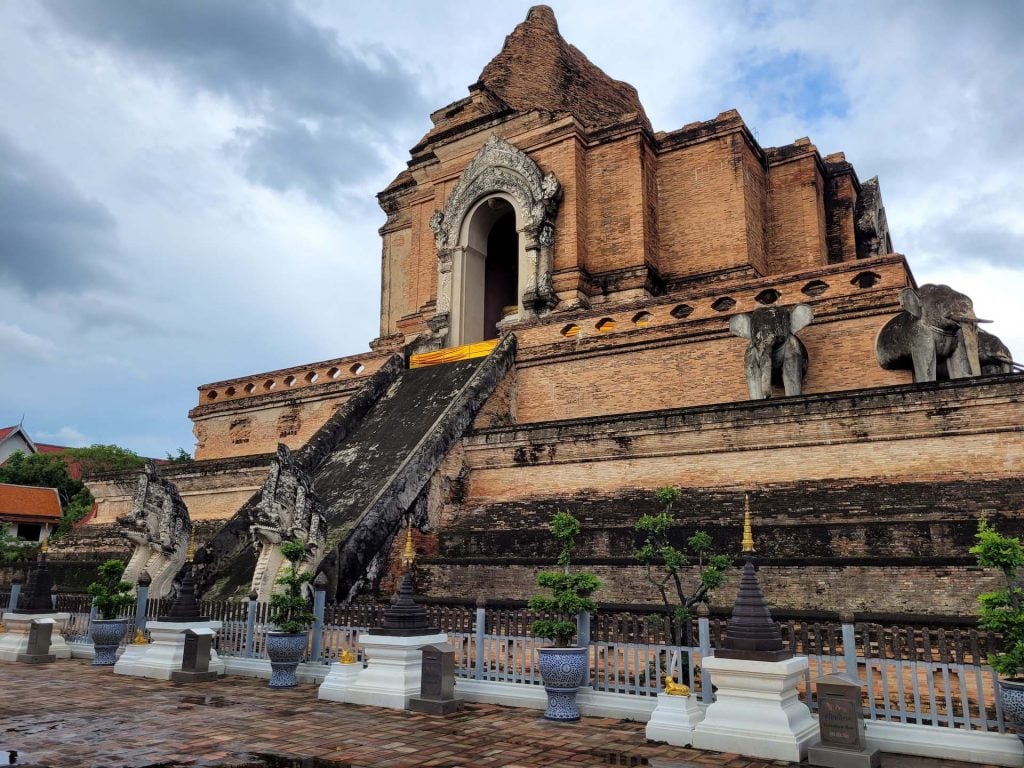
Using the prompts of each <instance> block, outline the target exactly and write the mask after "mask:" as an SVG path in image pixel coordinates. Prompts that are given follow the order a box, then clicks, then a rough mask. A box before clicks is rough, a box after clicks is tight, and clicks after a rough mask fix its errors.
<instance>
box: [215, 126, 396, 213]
mask: <svg viewBox="0 0 1024 768" xmlns="http://www.w3.org/2000/svg"><path fill="white" fill-rule="evenodd" d="M360 133H361V131H359V128H358V126H355V127H353V126H351V125H350V124H348V123H346V122H345V121H343V120H339V119H331V120H324V121H323V122H322V123H321V124H320V125H318V126H316V127H315V128H311V127H309V126H308V125H306V124H303V123H301V122H299V121H298V120H279V121H277V122H276V123H274V124H272V125H268V126H264V127H260V128H240V129H238V130H237V131H235V139H234V141H232V142H230V143H229V144H228V145H227V147H226V149H228V150H229V151H230V152H232V153H234V154H235V155H237V156H238V157H239V158H240V159H241V161H242V163H243V168H244V171H245V175H246V178H248V179H249V180H250V181H252V182H254V183H256V184H261V185H263V186H265V187H270V188H271V189H276V190H278V191H279V192H284V191H287V190H288V189H290V188H293V187H295V188H298V189H301V190H303V191H304V192H305V193H306V194H307V195H309V197H310V198H312V199H314V200H316V199H319V200H330V199H331V198H332V196H333V195H334V194H335V190H336V186H337V185H338V184H339V183H340V182H341V181H342V180H343V179H345V180H357V179H364V178H367V177H368V176H370V175H372V174H377V173H379V172H380V171H381V170H382V168H383V166H384V163H383V160H382V159H381V157H380V156H379V155H377V154H376V153H375V152H373V151H368V141H367V138H366V137H364V136H361V135H359V134H360Z"/></svg>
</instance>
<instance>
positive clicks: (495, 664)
mask: <svg viewBox="0 0 1024 768" xmlns="http://www.w3.org/2000/svg"><path fill="white" fill-rule="evenodd" d="M323 597H324V596H323V593H322V592H320V593H317V596H316V600H315V601H314V613H315V614H316V615H317V622H316V624H315V625H314V627H313V630H312V631H311V632H310V641H309V645H308V647H307V653H306V661H307V662H313V663H323V664H329V663H331V662H333V661H336V660H337V659H338V658H339V657H340V656H341V654H342V653H343V652H345V651H352V652H354V653H355V654H356V658H357V659H359V660H362V651H361V648H360V645H359V636H360V634H361V633H364V632H368V631H369V630H370V628H372V627H374V626H379V625H380V623H381V620H382V619H383V613H384V610H385V609H386V607H387V606H386V604H358V605H324V600H323ZM140 598H142V599H144V600H145V606H144V607H145V611H144V612H143V611H142V607H143V606H142V605H141V604H140V605H139V606H137V610H136V611H135V612H134V614H133V615H132V616H131V617H129V619H130V629H129V633H128V636H127V640H130V639H131V638H132V637H133V636H134V634H135V624H136V623H139V624H142V623H143V622H142V618H143V616H144V617H145V618H146V619H154V618H157V617H158V616H160V615H163V614H165V613H166V612H167V610H168V608H169V605H168V603H167V601H166V600H148V599H145V594H144V593H143V594H141V595H140ZM56 606H57V608H58V609H59V610H62V611H67V612H69V613H70V614H71V620H70V622H69V625H68V630H67V632H66V637H67V639H68V642H72V643H76V642H77V643H87V642H89V640H88V627H89V622H90V620H91V618H92V612H91V610H90V605H89V598H88V596H82V595H58V596H57V599H56ZM200 607H201V610H202V612H203V615H205V616H208V617H209V618H211V619H213V620H216V621H220V622H222V628H221V630H220V631H219V633H218V635H217V638H216V645H215V647H216V649H217V652H218V653H219V654H220V655H222V656H242V657H248V658H266V649H265V640H266V633H267V631H268V630H270V629H271V628H272V624H271V622H270V616H269V606H268V605H267V604H266V603H258V602H256V601H255V600H251V601H248V602H244V601H243V602H236V601H208V602H202V603H201V604H200ZM425 609H426V612H427V617H428V619H429V621H430V622H431V624H432V625H433V626H436V627H438V628H439V629H440V630H441V631H443V632H445V633H447V635H448V638H449V641H450V642H451V644H452V645H453V646H454V648H455V667H456V674H457V675H458V676H460V677H466V678H473V679H477V680H492V681H498V682H509V683H524V684H529V685H539V684H540V683H541V680H540V673H539V669H538V667H537V664H536V658H537V653H536V651H537V648H540V647H543V646H544V645H546V643H545V642H544V641H543V640H541V639H540V638H537V637H534V636H533V635H532V634H531V632H530V625H531V624H532V622H533V621H534V620H535V619H537V618H541V616H540V615H538V614H534V613H532V612H531V611H529V610H528V609H525V608H521V609H514V610H513V609H500V608H486V607H478V608H475V609H474V608H468V607H466V606H461V605H427V606H425ZM727 625H728V622H727V620H726V619H721V618H715V619H709V618H700V619H698V620H694V621H684V622H678V621H676V620H675V619H673V618H670V617H667V616H664V615H643V614H638V613H629V612H616V613H599V614H596V615H595V616H593V617H589V616H583V617H580V618H579V627H578V628H579V636H580V642H581V644H586V645H587V646H588V648H589V658H590V665H589V675H588V680H587V685H588V686H590V687H591V688H593V689H594V690H596V691H606V692H610V693H619V694H628V695H635V696H654V695H656V694H657V693H658V691H659V690H660V689H661V688H662V686H663V683H664V677H665V676H666V675H667V674H670V675H671V676H672V677H673V678H674V679H675V680H676V681H677V682H679V681H681V682H684V683H686V684H688V685H689V686H690V687H691V689H692V690H693V691H694V693H695V694H696V695H697V696H698V697H699V698H700V699H701V700H702V701H703V702H704V703H706V704H707V703H711V701H713V697H714V693H713V688H712V685H711V680H710V679H709V675H708V673H707V672H705V671H703V670H702V669H701V659H702V658H704V657H706V656H707V655H708V654H710V653H711V652H712V650H713V649H714V648H716V647H721V646H722V644H723V642H724V639H725V633H726V629H727ZM779 626H780V631H781V633H782V638H783V642H784V643H785V645H786V646H787V647H788V648H789V649H790V650H792V651H793V652H794V653H796V654H799V655H803V656H806V657H807V659H808V668H807V672H806V674H805V678H804V681H803V684H802V686H801V687H800V695H801V699H802V700H803V701H804V702H805V703H807V705H808V706H809V707H810V708H811V709H812V710H817V700H816V697H815V695H814V685H813V681H814V680H815V679H816V678H818V677H820V676H822V675H825V674H830V673H833V672H849V673H851V674H854V675H856V676H857V677H858V678H859V679H860V680H861V681H862V682H863V684H864V687H863V700H862V704H863V712H864V716H865V718H868V719H870V720H885V721H893V722H901V723H910V724H917V725H933V726H943V727H949V728H960V729H965V730H980V731H997V732H999V733H1003V732H1005V731H1006V724H1005V722H1004V720H1003V712H1002V709H1001V704H1000V700H999V697H998V696H997V695H996V694H997V675H996V673H995V672H994V671H993V670H992V669H991V668H990V667H989V666H988V665H987V663H986V657H987V655H988V653H989V652H991V651H992V650H993V649H994V648H995V647H997V645H998V638H995V637H992V636H990V635H988V634H987V633H985V632H980V631H978V630H963V629H945V628H939V627H912V626H893V627H882V626H879V625H873V624H857V625H853V624H839V623H831V624H830V623H827V622H805V623H801V622H796V621H787V622H781V623H780V625H779Z"/></svg>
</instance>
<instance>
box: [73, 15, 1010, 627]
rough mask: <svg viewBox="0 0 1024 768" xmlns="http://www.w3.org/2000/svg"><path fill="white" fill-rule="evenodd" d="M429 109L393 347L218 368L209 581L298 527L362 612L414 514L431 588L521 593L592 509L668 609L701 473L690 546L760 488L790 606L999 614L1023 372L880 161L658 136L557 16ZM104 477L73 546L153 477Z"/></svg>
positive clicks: (184, 492)
mask: <svg viewBox="0 0 1024 768" xmlns="http://www.w3.org/2000/svg"><path fill="white" fill-rule="evenodd" d="M431 119H432V121H433V128H432V129H431V130H430V131H429V132H428V133H427V134H426V135H425V136H424V137H423V138H422V139H421V140H420V142H419V143H418V144H416V146H415V147H413V148H412V150H411V158H410V160H409V162H408V167H407V168H406V169H405V170H403V171H402V172H401V173H400V174H399V175H398V176H397V177H396V178H395V180H394V181H393V182H392V183H391V184H390V185H389V186H388V187H387V188H386V189H385V190H384V191H383V192H381V193H380V194H379V195H378V200H379V202H380V205H381V207H382V208H383V210H384V211H385V213H386V214H387V221H386V222H385V223H384V225H383V226H382V227H381V228H380V234H381V237H382V239H383V260H382V270H383V274H382V281H381V313H380V335H379V337H378V338H376V339H374V340H373V341H371V342H370V344H369V347H370V351H368V352H366V353H364V354H357V355H352V356H349V357H343V358H338V359H334V360H327V361H323V362H317V363H309V364H305V365H299V366H296V367H293V368H288V369H285V370H279V371H270V372H265V373H259V374H252V375H245V376H239V377H237V378H233V379H230V380H227V381H219V382H215V383H212V384H204V385H202V386H201V387H199V403H198V405H197V406H196V407H195V408H193V409H192V410H191V411H190V412H189V417H190V418H191V420H192V421H193V422H194V432H195V435H196V440H197V443H196V452H195V458H196V461H195V462H194V463H193V464H191V465H185V466H176V467H171V468H164V469H163V470H162V475H163V477H164V478H165V479H166V480H169V481H171V482H173V483H174V484H175V485H176V487H177V489H178V491H179V492H180V496H181V499H182V500H183V502H184V503H185V504H186V505H187V507H188V512H189V514H190V516H191V520H192V522H193V523H194V524H195V530H196V531H197V534H198V536H199V540H200V542H201V543H203V544H204V546H202V547H201V548H200V550H199V553H198V554H197V558H196V559H197V563H198V564H199V565H198V566H197V569H198V571H199V573H198V577H197V578H198V580H199V584H200V587H201V588H202V589H205V590H206V591H207V594H220V595H229V594H237V595H243V594H247V593H248V591H249V589H250V587H251V583H252V580H253V573H254V569H257V565H258V562H260V563H262V565H259V567H260V568H267V567H271V569H272V566H268V565H267V563H266V562H265V560H263V561H261V560H260V557H261V552H262V551H263V550H261V548H260V547H261V546H262V545H261V544H260V541H262V540H270V539H271V538H272V537H273V536H279V537H280V536H289V535H292V533H294V532H295V531H300V532H301V530H302V526H303V525H306V526H309V525H314V526H315V527H317V533H316V535H315V536H314V535H313V534H309V540H310V552H311V554H310V558H311V561H310V563H309V566H310V567H313V568H317V569H319V570H322V571H323V572H324V573H325V574H327V576H328V577H329V579H330V589H331V590H332V593H333V594H334V595H335V596H336V597H337V598H338V599H347V598H350V597H353V596H354V595H356V594H358V593H360V592H365V591H367V590H373V589H374V588H375V587H379V586H380V585H381V581H382V579H385V577H386V575H387V573H388V571H389V568H390V567H391V565H393V563H394V561H395V560H396V559H397V557H398V555H399V550H400V548H401V546H400V545H401V543H402V539H401V537H398V538H396V533H397V532H398V531H399V530H400V528H401V526H402V525H403V522H404V521H405V520H406V519H407V518H409V517H411V519H412V520H413V521H414V524H415V525H416V527H417V532H416V545H417V549H418V550H419V553H420V556H419V557H418V559H417V561H416V563H417V580H418V589H419V591H420V592H421V593H424V594H426V595H429V596H435V597H458V598H466V599H474V598H476V597H478V596H480V595H483V596H486V597H488V598H491V599H494V598H509V599H522V598H526V597H527V596H529V595H530V594H532V593H533V592H534V590H535V587H534V580H533V574H534V573H535V571H536V570H538V568H540V567H542V566H549V565H550V564H551V563H552V562H553V559H554V543H553V541H552V540H551V537H550V536H549V535H548V533H547V531H546V523H547V521H548V519H549V518H550V516H551V514H552V513H553V512H554V511H556V510H560V509H566V510H569V511H571V512H572V513H574V514H575V515H577V516H578V517H579V518H580V519H581V520H582V521H583V526H584V535H583V551H582V555H583V558H582V559H581V562H582V563H585V564H586V565H587V567H588V568H589V569H591V570H593V571H595V572H597V573H598V575H599V576H600V577H601V579H602V580H603V581H604V582H605V584H606V586H605V588H604V589H603V590H602V591H601V592H600V593H599V594H598V598H599V599H600V600H601V601H603V602H608V603H654V602H657V596H656V594H655V593H654V592H653V591H651V590H650V589H649V587H648V586H647V585H646V583H645V582H644V580H643V578H642V572H641V569H640V568H639V567H638V566H637V565H636V564H635V563H634V562H633V561H632V558H631V554H632V552H633V550H634V549H635V547H636V545H637V539H636V536H635V534H634V533H633V524H634V522H635V520H636V518H637V516H638V515H640V514H641V513H643V512H652V511H655V510H656V505H655V502H654V498H653V491H654V490H655V489H656V488H658V487H662V486H667V485H676V486H679V487H680V488H682V489H683V492H684V495H683V501H682V503H681V504H680V505H679V506H678V508H677V510H676V518H677V521H678V528H677V531H676V534H677V535H678V537H679V541H680V542H681V541H683V540H684V539H685V537H686V536H688V535H689V534H690V533H691V532H692V531H694V530H696V529H703V530H705V531H707V532H708V533H709V534H711V536H712V537H713V538H714V540H715V542H716V544H717V546H718V547H719V548H720V549H721V550H725V551H732V550H734V549H735V544H736V542H738V541H739V538H740V536H739V532H740V525H741V518H742V508H743V494H744V492H749V493H750V499H751V506H752V508H753V510H754V520H755V530H756V532H757V541H758V544H759V550H760V551H759V562H760V564H761V568H760V578H761V583H762V584H763V585H764V588H765V591H766V593H767V595H768V599H769V600H770V601H771V603H772V604H773V605H774V606H777V607H778V608H780V609H791V610H809V611H822V610H824V611H835V610H839V609H851V610H858V611H868V612H874V613H877V614H884V613H888V614H932V615H966V614H971V613H973V612H974V605H975V599H976V596H977V594H978V593H979V592H981V591H985V590H987V589H991V588H993V586H994V585H995V575H993V574H988V573H986V572H984V571H981V570H980V569H977V568H975V567H973V565H972V562H973V560H972V558H970V557H969V556H968V554H967V548H968V547H969V546H970V545H971V544H972V540H973V534H974V532H975V530H976V527H977V519H978V517H979V516H981V515H987V516H988V517H989V518H990V519H991V520H992V521H993V522H994V523H995V524H996V525H997V526H998V527H999V528H1001V529H1003V530H1004V531H1007V532H1012V533H1016V534H1021V533H1024V525H1022V524H1021V520H1022V516H1021V511H1022V509H1024V485H1022V481H1021V477H1020V475H1021V467H1022V458H1024V432H1022V425H1024V406H1022V396H1024V376H1018V375H1013V373H1012V371H1013V369H1014V366H1013V364H1012V361H1010V360H1009V357H1008V353H1007V352H1006V350H1005V347H1002V346H1001V345H1000V344H999V342H998V339H996V338H995V337H993V336H989V335H985V334H981V333H978V330H977V324H976V323H974V322H973V321H972V319H971V318H972V317H973V315H972V314H971V307H970V303H969V301H967V302H966V304H965V303H964V302H963V301H962V300H961V299H965V298H966V297H960V298H958V296H959V295H957V294H953V293H951V292H946V293H942V292H941V291H939V292H938V293H939V294H941V295H938V294H936V291H935V290H932V288H931V287H925V286H922V287H921V290H919V291H915V290H910V291H907V290H905V289H914V288H917V287H918V286H917V285H916V283H915V280H914V277H913V275H912V273H911V271H910V267H909V265H908V263H907V260H906V258H905V257H904V256H903V255H901V254H899V253H895V252H893V246H892V240H891V238H890V234H889V228H888V224H887V221H886V216H885V209H884V207H883V205H882V198H881V194H880V190H879V183H878V180H877V179H876V178H872V179H870V180H867V181H861V179H860V178H859V176H858V174H857V172H856V171H855V170H854V168H853V166H852V165H851V164H850V163H849V162H848V161H847V160H846V159H845V157H844V156H843V154H842V153H834V154H829V155H825V156H822V155H821V154H820V153H819V152H818V149H817V148H816V147H815V145H814V144H812V143H811V141H810V140H808V139H806V138H804V139H797V140H796V141H794V142H793V143H792V144H789V145H787V146H783V147H767V148H765V147H761V146H760V145H759V144H758V142H757V140H756V139H755V138H754V136H753V134H752V133H751V131H750V129H749V128H748V127H747V126H746V125H745V124H744V122H743V120H742V118H741V117H740V115H739V114H738V113H737V112H735V111H728V112H723V113H722V114H720V115H718V116H717V117H715V118H713V119H711V120H707V121H705V122H697V123H691V124H689V125H686V126H683V127H682V128H680V129H678V130H674V131H670V132H661V131H655V130H654V129H653V128H652V126H651V124H650V122H649V120H648V118H647V116H646V114H645V113H644V108H643V106H642V105H641V103H640V101H639V99H638V96H637V93H636V90H635V89H634V88H633V87H632V86H630V85H628V84H626V83H623V82H620V81H616V80H613V79H612V78H610V77H609V76H608V75H606V74H605V73H604V72H602V71H601V70H600V69H598V68H597V67H596V66H595V65H593V64H592V63H591V62H590V61H589V60H588V59H587V58H586V57H585V56H584V55H583V54H582V53H581V52H580V51H579V50H577V49H576V48H575V47H573V46H572V45H570V44H568V43H567V42H566V41H565V40H563V38H562V37H561V36H560V34H559V32H558V27H557V25H556V22H555V18H554V15H553V13H552V11H551V10H550V9H549V8H546V7H544V6H538V7H535V8H533V9H532V10H531V11H530V12H529V15H528V16H527V18H526V20H525V21H524V22H523V23H522V24H520V25H519V26H518V27H516V29H515V30H514V31H513V32H512V34H511V35H509V36H508V37H507V38H506V40H505V43H504V46H503V48H502V50H501V52H500V53H499V54H498V55H497V56H496V57H495V58H494V59H493V60H492V61H491V62H490V63H489V64H487V66H486V67H484V69H483V71H482V73H481V74H480V77H479V79H478V81H477V82H476V83H474V84H473V85H471V86H470V88H469V95H468V96H467V97H466V98H464V99H461V100H459V101H456V102H454V103H452V104H449V105H448V106H446V107H443V108H442V109H439V110H437V111H436V112H434V113H433V114H432V115H431ZM958 302H959V303H958ZM954 304H955V305H957V306H956V307H954V308H953V309H949V307H951V306H953V305H954ZM922 306H923V309H921V307H922ZM914 307H918V311H917V312H916V313H915V312H914V311H913V310H914ZM943 312H945V315H944V316H948V317H946V319H947V320H948V319H949V317H953V318H954V320H955V322H956V323H959V325H958V326H957V325H948V324H947V325H946V326H944V327H938V325H941V324H942V322H944V321H941V320H935V319H934V317H933V315H935V313H938V314H939V315H942V314H943ZM983 312H984V308H979V314H981V315H982V316H983ZM929 313H932V314H929ZM936 316H937V315H936ZM894 318H896V320H894ZM897 321H898V322H897ZM951 322H952V321H951ZM893 323H895V324H896V326H898V327H896V326H893V325H892V324H893ZM937 324H938V325H937ZM883 328H886V331H885V332H884V333H881V332H882V330H883ZM925 329H929V330H925ZM932 332H934V333H932ZM914 333H917V334H918V335H917V336H915V337H914V339H916V341H911V338H910V337H911V336H913V334H914ZM922 333H923V334H924V337H925V338H926V339H927V341H926V342H925V343H926V344H927V345H932V344H934V346H930V347H929V349H930V350H931V358H930V363H931V368H932V372H931V373H930V374H929V373H928V363H929V360H928V359H926V358H927V357H928V352H927V350H926V351H925V352H924V353H920V354H919V352H920V350H919V347H914V349H913V350H911V349H910V345H912V344H918V345H920V344H921V343H922V342H921V338H922V336H921V334H922ZM933 336H934V341H932V337H933ZM491 340H496V341H491ZM487 342H490V343H487ZM903 344H906V345H908V346H907V347H906V348H904V347H903V346H901V345H903ZM481 354H482V356H481ZM883 363H884V364H885V365H886V367H883V365H882V364H883ZM915 367H916V370H915ZM915 379H916V382H915ZM279 444H283V445H284V446H286V448H281V449H278V445H279ZM289 449H290V450H289ZM90 487H91V488H92V489H93V492H94V493H95V494H96V496H97V497H98V499H99V507H98V514H97V515H96V516H95V517H94V519H93V520H92V521H91V522H90V524H89V525H87V526H84V527H83V528H82V529H81V530H80V531H79V532H78V534H77V535H76V536H75V537H73V539H72V540H70V541H69V542H68V543H67V544H66V545H65V548H66V549H80V550H90V551H93V552H101V551H102V552H104V553H111V554H114V553H121V554H123V552H124V551H125V547H126V544H125V543H124V542H125V540H124V537H123V534H122V533H121V532H120V530H119V529H118V527H117V525H116V523H115V520H116V518H117V517H118V516H121V515H124V514H125V513H127V512H129V509H130V507H131V504H132V494H133V489H134V488H135V487H136V476H135V475H132V476H129V475H111V476H106V477H101V478H97V479H94V480H93V481H92V482H90ZM297 510H298V511H297ZM318 515H319V517H318ZM285 518H287V519H285ZM299 518H301V521H300V520H299ZM302 521H305V522H302ZM310 521H313V522H310ZM316 521H322V525H323V527H322V529H321V528H320V527H319V526H320V525H321V523H320V522H316ZM303 535H305V534H303ZM261 537H262V539H261ZM735 578H738V572H735V573H734V574H733V579H735ZM385 583H386V579H385ZM734 592H735V589H734V587H733V586H732V585H731V583H730V585H727V586H726V587H725V588H723V589H721V590H720V591H719V593H718V595H717V596H716V601H719V602H721V603H722V604H727V603H729V601H730V600H731V599H732V596H733V594H734Z"/></svg>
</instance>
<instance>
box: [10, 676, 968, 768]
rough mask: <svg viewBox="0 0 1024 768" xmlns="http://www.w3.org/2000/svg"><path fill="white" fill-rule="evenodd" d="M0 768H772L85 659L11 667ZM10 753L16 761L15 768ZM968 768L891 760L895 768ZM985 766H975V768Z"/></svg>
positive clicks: (592, 722)
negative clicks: (126, 669) (117, 668)
mask: <svg viewBox="0 0 1024 768" xmlns="http://www.w3.org/2000/svg"><path fill="white" fill-rule="evenodd" d="M0 692H2V695H0V766H4V765H12V764H13V765H18V766H23V767H24V766H48V767H49V768H65V767H67V768H75V767H76V766H83V767H84V766H88V767H89V768H99V767H100V766H103V767H104V768H121V766H125V767H126V768H127V767H130V768H180V767H182V766H193V767H195V768H202V767H204V766H239V767H242V766H245V767H246V768H327V767H328V766H330V767H331V768H345V767H346V766H347V767H348V768H419V767H420V766H424V767H425V768H460V767H461V766H465V767H466V768H476V767H477V766H488V767H492V766H493V767H494V768H498V767H499V766H501V767H503V768H540V766H545V767H546V766H563V765H564V766H579V767H580V768H583V767H584V766H587V767H589V766H600V767H601V768H608V766H642V765H643V766H652V768H659V767H660V768H706V767H708V766H725V767H727V768H768V766H773V767H777V766H787V765H789V764H788V763H782V762H765V761H761V760H753V759H749V758H745V757H740V756H738V755H734V754H721V753H716V752H699V751H696V750H692V749H684V748H681V747H671V746H668V745H666V744H655V743H651V742H648V741H647V740H646V739H645V738H644V725H643V724H642V723H635V722H630V721H622V720H616V719H608V718H597V717H587V718H583V720H581V721H580V722H579V723H574V724H561V723H550V722H547V721H545V720H544V719H543V718H541V716H540V713H539V712H538V711H536V710H528V709H514V708H510V707H500V706H497V705H490V704H468V705H467V706H466V709H465V711H463V712H461V713H459V714H456V715H451V716H449V717H440V716H435V715H425V714H419V713H414V712H398V711H395V710H390V709H380V708H377V707H357V706H352V705H345V704H338V703H334V702H321V701H318V700H317V699H316V688H315V686H313V685H300V686H299V687H298V688H294V689H291V690H271V689H269V688H267V685H266V681H264V680H254V679H250V678H242V677H226V678H222V679H221V680H218V681H216V682H210V683H200V684H196V685H188V686H179V685H174V684H171V683H167V682H160V681H156V680H144V679H141V678H137V677H123V676H121V675H115V674H113V672H112V671H111V669H110V668H109V667H106V668H102V667H92V666H91V665H90V664H89V663H88V662H87V661H81V660H72V661H60V662H57V663H54V664H41V665H28V664H9V663H3V662H0ZM12 753H14V755H13V762H12ZM964 765H965V764H963V763H954V762H948V761H936V760H923V759H919V758H907V757H899V756H888V755H887V756H885V759H884V760H883V766H884V767H885V768H896V766H899V768H925V766H927V768H939V767H940V766H941V768H960V767H962V766H964ZM975 768H977V766H975Z"/></svg>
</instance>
